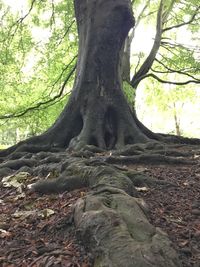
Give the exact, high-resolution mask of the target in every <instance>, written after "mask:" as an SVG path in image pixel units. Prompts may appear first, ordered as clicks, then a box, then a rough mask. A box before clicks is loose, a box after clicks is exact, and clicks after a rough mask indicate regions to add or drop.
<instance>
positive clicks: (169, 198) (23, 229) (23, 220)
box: [0, 161, 200, 267]
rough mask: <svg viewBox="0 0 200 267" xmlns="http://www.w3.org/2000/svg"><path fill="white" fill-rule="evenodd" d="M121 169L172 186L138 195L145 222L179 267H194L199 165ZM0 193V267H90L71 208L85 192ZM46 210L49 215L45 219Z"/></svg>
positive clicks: (199, 247) (198, 254) (198, 247)
mask: <svg viewBox="0 0 200 267" xmlns="http://www.w3.org/2000/svg"><path fill="white" fill-rule="evenodd" d="M197 162H198V161H197ZM123 167H124V168H128V169H134V170H138V171H142V172H145V173H146V174H148V175H150V176H152V177H154V178H157V179H158V180H166V181H170V182H173V183H174V184H176V185H177V186H175V187H162V186H159V185H157V186H156V187H151V188H147V187H144V188H138V191H139V195H140V197H142V198H143V199H144V200H145V201H146V203H147V204H148V206H149V211H150V212H149V220H150V221H151V223H152V224H153V225H155V226H158V227H160V228H161V229H162V230H163V231H165V232H167V233H168V235H169V238H170V239H171V240H172V242H173V244H174V247H175V249H176V250H177V251H178V253H179V256H180V259H181V261H182V264H183V266H184V267H199V266H200V164H199V163H197V164H196V165H187V166H186V165H180V164H178V165H173V166H171V165H169V164H166V165H165V164H160V165H156V164H153V165H150V164H148V163H147V164H130V163H129V164H127V165H123ZM31 179H32V182H33V181H34V180H35V178H34V177H32V178H31ZM28 183H31V180H30V179H29V181H28ZM0 190H1V191H0V201H1V202H0V205H1V214H0V229H1V230H0V247H1V249H0V255H1V256H0V265H1V266H3V267H7V266H10V267H11V266H24V267H25V266H33V267H36V266H66V267H70V266H71V267H72V266H74V267H89V266H92V255H89V254H88V253H87V251H85V249H84V248H83V246H82V245H81V243H80V242H79V241H78V240H77V238H76V232H75V230H74V228H73V222H72V210H73V209H72V207H73V204H74V203H75V202H76V200H77V199H78V198H80V197H81V196H84V194H85V192H86V191H87V190H88V189H86V188H83V189H81V190H75V191H73V192H65V193H63V194H59V195H47V196H46V195H45V196H40V195H38V194H36V193H30V191H29V190H28V189H27V188H25V189H24V190H23V191H24V192H25V195H21V196H20V195H19V192H17V190H16V189H14V188H5V187H3V186H1V188H0ZM49 210H50V211H53V214H51V215H49ZM20 211H22V212H25V211H30V214H28V215H27V214H26V213H24V214H23V213H19V212H20ZM33 211H34V212H33ZM166 267H167V266H166Z"/></svg>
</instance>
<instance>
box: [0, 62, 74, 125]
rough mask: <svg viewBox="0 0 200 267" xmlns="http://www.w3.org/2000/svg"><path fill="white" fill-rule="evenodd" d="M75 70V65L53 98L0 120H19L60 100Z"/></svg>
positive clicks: (2, 117)
mask: <svg viewBox="0 0 200 267" xmlns="http://www.w3.org/2000/svg"><path fill="white" fill-rule="evenodd" d="M75 69H76V64H75V66H74V67H73V68H72V70H71V71H70V73H69V74H68V76H67V78H66V79H65V81H64V83H63V85H62V86H61V89H60V92H59V93H58V94H57V95H56V96H54V97H53V98H51V99H49V100H46V101H43V102H39V103H37V104H36V105H35V106H32V107H29V108H27V109H25V110H24V111H21V112H19V113H13V114H8V115H4V116H0V119H1V120H2V119H9V118H19V117H22V116H24V115H25V114H26V113H28V112H30V111H33V110H37V109H38V108H39V107H41V106H43V105H47V104H49V103H51V102H54V101H55V100H56V99H58V98H60V97H61V96H62V94H63V91H64V88H65V85H66V84H67V82H68V81H69V79H70V78H71V76H72V75H73V73H74V71H75Z"/></svg>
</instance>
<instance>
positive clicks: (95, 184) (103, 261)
mask: <svg viewBox="0 0 200 267" xmlns="http://www.w3.org/2000/svg"><path fill="white" fill-rule="evenodd" d="M95 153H96V154H95ZM120 153H122V155H120ZM153 153H154V154H153ZM194 154H195V155H198V156H199V154H200V153H199V150H198V149H197V150H195V149H193V150H191V151H189V152H187V151H185V150H183V151H182V150H181V149H180V146H179V147H176V146H166V145H163V144H160V143H158V142H155V143H146V144H138V145H130V146H126V148H125V149H123V150H121V151H110V152H107V151H105V150H102V149H100V148H97V147H95V146H91V145H90V146H86V147H85V149H82V150H81V151H79V152H78V151H76V152H74V151H70V149H69V150H68V151H60V152H57V153H56V152H45V151H41V152H38V153H34V154H32V153H30V152H25V151H16V152H14V153H12V154H10V155H8V156H7V157H6V158H5V161H4V162H2V163H1V164H0V175H1V176H5V175H6V174H11V173H13V172H21V171H28V172H30V174H32V175H36V176H38V175H39V176H40V177H41V178H42V179H41V181H39V182H37V183H36V184H33V185H32V187H31V190H34V191H37V192H40V193H45V194H46V193H59V192H63V191H66V190H67V191H70V190H73V189H76V188H81V187H89V188H90V191H89V193H88V194H87V195H86V196H85V197H83V198H82V199H80V200H79V201H78V202H77V204H76V205H75V207H74V224H75V226H76V228H77V233H78V236H79V237H80V238H81V240H82V242H83V243H84V245H85V246H86V247H87V248H88V249H89V250H90V251H91V252H92V253H93V255H94V257H95V263H94V266H108V267H112V266H131V267H132V266H145V267H146V266H157V267H162V266H163V267H166V266H168V267H175V266H176V267H177V266H180V264H179V261H178V257H177V254H176V252H175V251H174V250H173V248H172V245H171V243H170V241H169V239H168V237H167V235H166V234H164V233H163V232H162V231H161V230H159V229H157V228H155V227H154V226H152V225H151V224H150V223H149V222H148V219H147V217H148V207H147V205H146V204H145V203H144V201H143V200H142V199H139V198H138V192H137V187H143V186H148V187H154V186H159V187H161V188H162V187H165V186H175V185H174V184H172V183H169V182H167V181H160V180H159V181H158V180H156V179H154V178H153V177H148V176H147V175H146V174H144V173H142V172H137V171H130V170H129V169H128V168H127V167H126V166H122V164H124V163H127V164H128V163H131V165H133V164H134V163H138V162H140V163H141V162H143V163H147V162H148V163H155V162H156V163H158V162H160V163H166V162H168V163H170V164H171V163H176V164H177V163H180V164H187V163H190V164H191V163H194V162H195V159H194V157H193V156H194ZM171 155H172V156H171ZM186 155H190V156H191V158H193V162H190V161H187V160H186V158H185V156H186ZM175 156H178V158H176V157H175ZM198 156H197V161H196V162H198ZM180 157H181V158H180ZM110 162H114V163H116V164H118V165H116V166H115V167H114V166H111V165H110ZM45 176H46V179H44V177H45Z"/></svg>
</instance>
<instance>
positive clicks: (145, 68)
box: [131, 0, 163, 88]
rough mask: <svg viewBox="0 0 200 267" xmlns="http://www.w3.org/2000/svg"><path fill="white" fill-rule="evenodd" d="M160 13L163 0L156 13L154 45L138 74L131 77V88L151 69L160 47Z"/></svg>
mask: <svg viewBox="0 0 200 267" xmlns="http://www.w3.org/2000/svg"><path fill="white" fill-rule="evenodd" d="M162 11H163V0H161V1H160V6H159V9H158V13H157V25H156V36H155V40H154V44H153V46H152V49H151V51H150V53H149V55H148V57H147V58H146V60H145V61H144V62H143V64H142V66H141V67H140V69H139V70H138V72H137V73H136V74H135V75H134V76H133V78H132V80H131V85H132V87H133V88H137V86H138V84H139V82H138V81H139V80H140V77H141V76H144V75H145V74H146V73H148V71H149V70H150V69H151V66H152V64H153V62H154V59H155V57H156V54H157V52H158V50H159V47H160V42H161V37H162V26H163V21H162Z"/></svg>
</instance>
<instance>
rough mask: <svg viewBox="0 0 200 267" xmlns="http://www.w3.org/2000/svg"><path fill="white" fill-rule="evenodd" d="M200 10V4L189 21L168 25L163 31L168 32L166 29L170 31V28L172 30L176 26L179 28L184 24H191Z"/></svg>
mask: <svg viewBox="0 0 200 267" xmlns="http://www.w3.org/2000/svg"><path fill="white" fill-rule="evenodd" d="M199 10H200V6H198V7H197V9H196V11H195V13H194V14H193V15H192V17H191V18H190V19H189V20H188V21H185V22H182V23H180V24H177V25H174V26H171V27H167V28H165V29H163V30H162V32H166V31H169V30H172V29H175V28H176V29H177V28H180V27H182V26H185V25H188V24H191V23H192V22H193V21H194V20H195V18H196V16H197V14H198V11H199Z"/></svg>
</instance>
